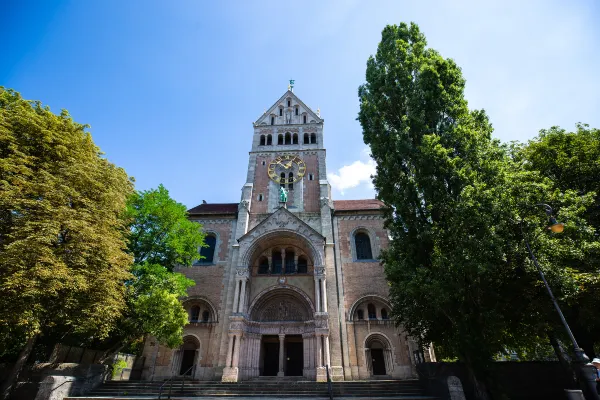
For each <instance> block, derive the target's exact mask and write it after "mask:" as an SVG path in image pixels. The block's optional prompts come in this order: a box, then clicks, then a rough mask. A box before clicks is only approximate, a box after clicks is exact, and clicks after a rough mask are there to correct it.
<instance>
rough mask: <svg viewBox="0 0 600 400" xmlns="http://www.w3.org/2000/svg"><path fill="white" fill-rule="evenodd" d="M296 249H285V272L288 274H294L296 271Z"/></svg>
mask: <svg viewBox="0 0 600 400" xmlns="http://www.w3.org/2000/svg"><path fill="white" fill-rule="evenodd" d="M294 256H295V254H294V250H292V249H288V250H286V251H285V272H284V273H286V274H293V273H294V272H296V262H295V260H294Z"/></svg>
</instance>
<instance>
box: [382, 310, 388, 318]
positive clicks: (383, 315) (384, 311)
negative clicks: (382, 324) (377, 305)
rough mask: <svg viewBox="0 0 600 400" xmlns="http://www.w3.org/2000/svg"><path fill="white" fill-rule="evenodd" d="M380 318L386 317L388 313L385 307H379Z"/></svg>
mask: <svg viewBox="0 0 600 400" xmlns="http://www.w3.org/2000/svg"><path fill="white" fill-rule="evenodd" d="M381 319H388V313H387V310H386V309H385V308H382V309H381Z"/></svg>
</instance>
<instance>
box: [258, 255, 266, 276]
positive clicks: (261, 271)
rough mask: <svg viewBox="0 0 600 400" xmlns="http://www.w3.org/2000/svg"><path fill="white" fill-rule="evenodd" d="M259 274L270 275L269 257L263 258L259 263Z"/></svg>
mask: <svg viewBox="0 0 600 400" xmlns="http://www.w3.org/2000/svg"><path fill="white" fill-rule="evenodd" d="M258 273H259V274H268V273H269V260H268V259H267V257H262V258H261V259H260V261H259V262H258Z"/></svg>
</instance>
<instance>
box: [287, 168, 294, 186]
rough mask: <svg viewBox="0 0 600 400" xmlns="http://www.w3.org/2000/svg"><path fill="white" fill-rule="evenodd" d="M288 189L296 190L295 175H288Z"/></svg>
mask: <svg viewBox="0 0 600 400" xmlns="http://www.w3.org/2000/svg"><path fill="white" fill-rule="evenodd" d="M288 182H289V183H288V189H290V190H294V174H293V173H291V172H290V174H289V175H288Z"/></svg>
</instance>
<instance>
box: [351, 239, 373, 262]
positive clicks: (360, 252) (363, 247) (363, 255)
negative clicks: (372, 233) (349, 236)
mask: <svg viewBox="0 0 600 400" xmlns="http://www.w3.org/2000/svg"><path fill="white" fill-rule="evenodd" d="M354 245H355V248H356V259H357V260H372V259H373V253H372V252H371V240H370V239H369V235H367V234H366V233H364V232H358V233H357V234H356V235H354Z"/></svg>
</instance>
